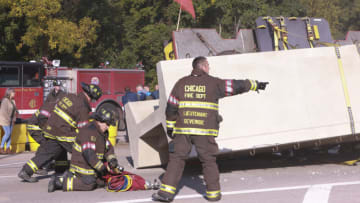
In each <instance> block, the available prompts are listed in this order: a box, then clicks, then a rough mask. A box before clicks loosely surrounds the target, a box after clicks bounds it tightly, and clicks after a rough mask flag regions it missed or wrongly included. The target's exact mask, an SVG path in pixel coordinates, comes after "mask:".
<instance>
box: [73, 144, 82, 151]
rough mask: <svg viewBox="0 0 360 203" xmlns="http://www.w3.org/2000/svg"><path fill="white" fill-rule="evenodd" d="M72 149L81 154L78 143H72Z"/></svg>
mask: <svg viewBox="0 0 360 203" xmlns="http://www.w3.org/2000/svg"><path fill="white" fill-rule="evenodd" d="M73 148H74V149H75V150H76V151H78V152H80V153H81V152H82V149H81V146H80V145H78V143H76V142H74V144H73Z"/></svg>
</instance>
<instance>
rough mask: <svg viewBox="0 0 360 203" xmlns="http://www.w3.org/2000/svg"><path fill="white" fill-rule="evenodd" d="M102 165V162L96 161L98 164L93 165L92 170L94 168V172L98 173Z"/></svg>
mask: <svg viewBox="0 0 360 203" xmlns="http://www.w3.org/2000/svg"><path fill="white" fill-rule="evenodd" d="M103 165H104V164H103V163H102V161H98V162H97V163H96V164H95V166H94V168H95V169H96V170H98V171H100V169H101V167H102V166H103Z"/></svg>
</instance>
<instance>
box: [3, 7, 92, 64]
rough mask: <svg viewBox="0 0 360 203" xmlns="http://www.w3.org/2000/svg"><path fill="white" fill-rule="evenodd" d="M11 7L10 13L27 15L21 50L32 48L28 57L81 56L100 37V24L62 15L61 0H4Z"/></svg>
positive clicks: (20, 45) (22, 16)
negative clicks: (98, 30)
mask: <svg viewBox="0 0 360 203" xmlns="http://www.w3.org/2000/svg"><path fill="white" fill-rule="evenodd" d="M1 1H2V3H3V5H6V6H8V7H9V8H10V12H9V16H10V17H13V18H23V19H24V21H25V24H26V31H25V33H24V35H22V36H21V41H20V43H19V44H18V45H17V50H18V51H20V50H21V49H23V48H25V47H26V48H28V49H29V54H28V57H31V58H32V57H36V56H37V57H39V56H48V55H49V54H50V51H52V52H53V53H56V52H58V53H68V54H72V55H73V56H74V57H75V58H80V57H81V53H82V50H83V49H84V47H86V46H87V44H88V43H93V42H94V41H95V39H96V37H97V35H96V28H97V27H98V23H97V21H96V20H91V19H90V18H88V17H84V18H82V19H80V20H79V21H78V22H72V21H70V20H67V19H66V18H64V17H63V16H59V15H58V14H59V12H60V10H61V2H62V1H61V0H41V1H39V0H27V1H23V0H1Z"/></svg>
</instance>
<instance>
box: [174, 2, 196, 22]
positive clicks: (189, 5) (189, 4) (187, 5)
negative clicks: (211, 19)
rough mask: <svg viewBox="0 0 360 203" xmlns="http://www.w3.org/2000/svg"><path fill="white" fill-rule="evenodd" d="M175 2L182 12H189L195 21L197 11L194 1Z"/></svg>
mask: <svg viewBox="0 0 360 203" xmlns="http://www.w3.org/2000/svg"><path fill="white" fill-rule="evenodd" d="M174 1H176V2H178V3H179V4H180V6H181V7H180V8H181V10H184V11H187V12H189V13H190V14H191V15H192V17H193V18H194V19H195V11H194V6H193V3H192V0H174Z"/></svg>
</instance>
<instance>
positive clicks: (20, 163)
mask: <svg viewBox="0 0 360 203" xmlns="http://www.w3.org/2000/svg"><path fill="white" fill-rule="evenodd" d="M24 163H26V162H17V163H11V164H0V167H1V166H11V165H17V164H24Z"/></svg>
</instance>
